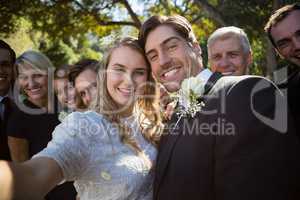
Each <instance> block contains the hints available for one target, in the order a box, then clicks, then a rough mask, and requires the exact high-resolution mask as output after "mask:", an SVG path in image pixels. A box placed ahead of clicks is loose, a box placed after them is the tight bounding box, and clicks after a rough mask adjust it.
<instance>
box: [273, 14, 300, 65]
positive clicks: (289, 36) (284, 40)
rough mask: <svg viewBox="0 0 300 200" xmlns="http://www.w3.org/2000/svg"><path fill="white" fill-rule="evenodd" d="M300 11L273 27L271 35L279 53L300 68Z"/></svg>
mask: <svg viewBox="0 0 300 200" xmlns="http://www.w3.org/2000/svg"><path fill="white" fill-rule="evenodd" d="M299 19H300V10H295V11H292V12H291V13H290V14H289V15H288V16H287V17H286V18H284V19H283V20H282V21H280V22H278V23H277V24H276V26H274V27H272V29H271V35H272V38H273V40H274V42H275V45H276V48H277V51H278V53H279V54H280V55H281V56H282V57H283V58H285V59H287V60H288V61H290V62H292V63H294V64H296V65H297V66H300V20H299Z"/></svg>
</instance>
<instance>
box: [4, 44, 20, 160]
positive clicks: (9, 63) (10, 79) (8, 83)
mask: <svg viewBox="0 0 300 200" xmlns="http://www.w3.org/2000/svg"><path fill="white" fill-rule="evenodd" d="M15 60H16V54H15V52H14V50H13V49H12V48H11V47H10V46H9V45H8V44H7V43H6V42H4V41H3V40H0V159H4V160H10V153H9V148H8V144H7V133H6V125H7V119H8V117H9V115H10V113H11V111H10V110H11V107H12V104H13V102H12V101H13V100H12V98H11V97H12V94H11V93H12V92H11V91H12V89H13V83H14V69H13V66H14V63H15Z"/></svg>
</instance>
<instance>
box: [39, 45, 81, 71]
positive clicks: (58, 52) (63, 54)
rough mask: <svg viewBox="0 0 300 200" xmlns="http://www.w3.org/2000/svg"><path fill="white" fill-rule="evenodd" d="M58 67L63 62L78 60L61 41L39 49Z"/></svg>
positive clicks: (71, 50) (68, 62) (70, 49)
mask: <svg viewBox="0 0 300 200" xmlns="http://www.w3.org/2000/svg"><path fill="white" fill-rule="evenodd" d="M40 50H41V51H42V52H43V53H45V54H46V55H47V56H48V58H49V59H50V60H51V61H52V63H53V64H54V66H56V67H58V66H61V65H64V64H71V63H73V62H76V61H77V60H78V55H76V53H75V52H74V51H73V49H72V48H70V47H69V46H68V45H66V44H65V43H64V42H62V41H58V42H54V43H53V44H51V46H50V47H47V48H46V47H43V48H41V49H40Z"/></svg>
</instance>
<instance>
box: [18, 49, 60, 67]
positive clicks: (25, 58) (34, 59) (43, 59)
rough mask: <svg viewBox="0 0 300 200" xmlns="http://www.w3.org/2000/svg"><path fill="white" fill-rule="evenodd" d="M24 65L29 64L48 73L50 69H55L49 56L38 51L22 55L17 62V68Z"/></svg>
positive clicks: (30, 51) (26, 52)
mask: <svg viewBox="0 0 300 200" xmlns="http://www.w3.org/2000/svg"><path fill="white" fill-rule="evenodd" d="M23 63H27V64H29V65H30V66H32V67H34V68H37V69H40V70H43V71H48V69H54V66H53V64H52V62H51V61H50V60H49V58H48V57H47V56H45V55H44V54H42V53H40V52H37V51H32V50H29V51H25V52H24V53H23V54H22V55H20V56H19V57H18V58H17V60H16V65H17V67H18V66H19V65H22V64H23Z"/></svg>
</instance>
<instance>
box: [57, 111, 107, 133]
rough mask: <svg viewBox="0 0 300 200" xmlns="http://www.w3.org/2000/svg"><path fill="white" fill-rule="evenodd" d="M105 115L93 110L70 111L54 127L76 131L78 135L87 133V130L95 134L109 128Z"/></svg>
mask: <svg viewBox="0 0 300 200" xmlns="http://www.w3.org/2000/svg"><path fill="white" fill-rule="evenodd" d="M110 125H111V123H109V122H108V121H107V120H106V119H105V117H104V116H103V115H101V114H99V113H96V112H94V111H85V112H77V111H76V112H72V113H70V114H69V115H68V116H67V117H66V118H64V120H63V121H62V123H61V124H60V125H59V126H58V127H57V128H56V129H64V130H65V131H67V132H71V133H77V134H79V135H82V133H84V135H87V133H88V132H91V134H93V135H95V134H97V133H98V132H103V130H109V129H108V128H107V127H108V126H110ZM88 135H90V134H88Z"/></svg>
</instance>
